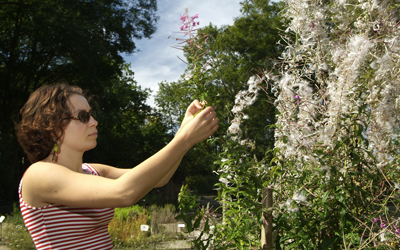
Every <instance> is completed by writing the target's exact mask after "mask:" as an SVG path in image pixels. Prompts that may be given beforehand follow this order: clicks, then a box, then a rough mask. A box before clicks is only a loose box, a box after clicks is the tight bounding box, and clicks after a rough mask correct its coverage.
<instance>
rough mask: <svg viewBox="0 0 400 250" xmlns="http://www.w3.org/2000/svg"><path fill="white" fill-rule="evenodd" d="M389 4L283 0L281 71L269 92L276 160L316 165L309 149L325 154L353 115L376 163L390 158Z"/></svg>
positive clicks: (393, 68)
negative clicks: (275, 113)
mask: <svg viewBox="0 0 400 250" xmlns="http://www.w3.org/2000/svg"><path fill="white" fill-rule="evenodd" d="M390 3H391V2H390V1H378V0H358V1H354V0H337V1H336V2H333V4H332V5H330V6H328V5H327V4H323V3H322V2H321V1H316V0H287V10H286V12H285V14H284V15H285V18H286V19H287V20H290V23H289V26H288V28H287V29H286V35H284V36H282V38H283V39H282V40H283V41H285V42H286V43H287V44H286V50H285V52H284V53H283V55H282V59H283V60H284V64H285V67H284V71H283V72H282V75H281V76H280V77H279V78H278V79H277V81H276V82H275V83H274V88H273V92H274V91H275V94H276V97H277V99H276V101H275V105H276V107H277V109H278V111H279V115H278V116H277V125H278V129H277V131H276V132H275V136H276V144H275V146H276V147H277V148H279V149H280V152H281V153H282V156H283V157H285V158H295V159H298V160H299V161H298V162H310V161H313V162H316V161H315V155H312V153H311V152H312V151H311V150H310V149H312V148H315V147H316V146H319V147H328V148H333V147H334V145H335V143H336V142H337V141H338V140H341V139H342V138H344V137H346V136H347V135H348V133H349V129H345V128H348V127H349V126H351V123H354V121H351V119H347V120H346V119H343V117H344V116H351V115H352V114H354V115H357V119H358V120H359V121H360V124H362V125H363V126H364V128H365V131H364V132H363V135H364V136H365V138H368V140H369V142H370V147H373V148H370V149H373V150H374V152H376V156H377V157H378V159H379V160H380V161H385V160H387V159H390V153H393V149H392V148H391V147H392V144H390V143H389V141H390V140H391V139H392V138H394V137H398V130H399V129H398V128H399V124H400V112H399V111H400V74H399V73H400V67H399V66H400V41H399V39H400V38H399V37H400V34H399V33H400V27H399V25H398V21H399V20H398V17H397V16H396V15H394V14H393V13H391V12H390V11H388V10H389V9H390V8H389V4H390ZM356 11H357V13H361V14H357V15H354V13H355V12H356ZM351 23H354V26H350V24H351ZM294 37H295V38H294ZM371 76H372V77H371ZM363 107H364V110H365V107H368V108H367V110H368V112H365V114H359V112H360V110H361V108H363ZM299 168H301V164H299Z"/></svg>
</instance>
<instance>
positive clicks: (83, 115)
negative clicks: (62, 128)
mask: <svg viewBox="0 0 400 250" xmlns="http://www.w3.org/2000/svg"><path fill="white" fill-rule="evenodd" d="M90 117H93V118H94V113H93V111H92V110H90V111H89V112H87V111H86V110H81V111H79V113H78V115H76V116H72V117H69V119H75V120H79V121H81V122H82V123H88V122H89V120H90Z"/></svg>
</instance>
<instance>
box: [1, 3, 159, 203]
mask: <svg viewBox="0 0 400 250" xmlns="http://www.w3.org/2000/svg"><path fill="white" fill-rule="evenodd" d="M156 10H157V6H156V1H155V0H148V1H139V0H137V1H136V0H135V1H123V0H102V1H67V0H61V1H54V0H43V1H39V0H25V1H3V2H1V3H0V29H1V32H0V81H1V85H0V120H1V124H0V162H1V166H0V172H1V173H0V176H1V177H0V178H1V181H0V183H1V186H0V197H1V199H0V203H4V202H5V201H11V200H16V198H17V196H16V193H17V192H16V187H17V186H18V185H17V183H18V181H19V179H20V177H21V175H22V172H23V171H24V169H25V168H26V166H27V165H28V162H26V159H25V158H23V154H22V152H21V149H20V147H19V146H18V145H17V143H16V140H15V135H14V125H13V122H15V121H16V120H17V115H18V111H19V109H20V108H21V106H22V105H23V103H24V102H25V101H26V100H27V98H28V96H29V94H30V93H31V92H32V91H33V90H34V89H36V88H38V87H39V86H41V85H43V84H47V83H52V82H56V81H59V80H66V81H67V82H69V83H71V84H76V85H79V86H81V87H82V88H84V89H89V90H91V91H92V93H94V94H96V95H98V96H104V94H105V92H104V91H105V89H107V88H106V86H108V84H109V81H110V79H115V77H116V75H120V74H121V68H122V64H123V59H122V57H121V55H120V54H121V53H133V52H134V51H135V43H134V39H141V38H144V37H145V38H150V37H151V35H152V34H153V33H154V32H155V23H156V21H157V17H156V16H155V11H156ZM6 187H7V188H9V187H13V188H10V190H7V188H6ZM10 191H11V192H10Z"/></svg>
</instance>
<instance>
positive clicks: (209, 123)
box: [176, 100, 219, 147]
mask: <svg viewBox="0 0 400 250" xmlns="http://www.w3.org/2000/svg"><path fill="white" fill-rule="evenodd" d="M201 109H202V105H201V104H200V102H198V100H195V101H194V102H192V104H191V105H190V106H189V108H188V109H187V111H186V114H185V119H184V120H183V122H182V125H181V128H180V129H179V131H178V133H177V135H176V136H178V134H179V137H181V138H182V139H184V140H185V141H187V142H188V143H189V144H190V147H192V146H193V145H194V144H196V143H199V142H201V141H203V140H205V139H207V138H208V137H209V136H211V135H212V134H213V133H214V132H215V131H216V130H217V129H218V122H219V120H218V118H217V113H215V111H214V108H213V107H211V106H209V107H207V108H205V109H204V110H201ZM199 110H201V111H200V113H198V114H197V115H196V116H195V117H193V114H195V113H196V112H198V111H199Z"/></svg>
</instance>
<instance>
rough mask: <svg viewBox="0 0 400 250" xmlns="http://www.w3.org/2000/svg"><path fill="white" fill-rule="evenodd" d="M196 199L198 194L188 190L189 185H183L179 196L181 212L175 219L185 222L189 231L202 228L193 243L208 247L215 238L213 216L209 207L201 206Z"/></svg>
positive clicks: (201, 247)
mask: <svg viewBox="0 0 400 250" xmlns="http://www.w3.org/2000/svg"><path fill="white" fill-rule="evenodd" d="M196 200H197V198H196V195H192V194H190V192H189V191H188V190H187V185H183V186H182V188H181V191H180V193H179V197H178V203H179V206H178V209H179V214H178V215H177V216H176V217H175V219H176V220H182V221H183V222H185V224H186V227H187V233H191V232H193V231H194V230H199V229H201V232H200V235H199V236H197V238H196V239H195V240H193V241H192V244H193V245H194V247H195V249H207V248H208V247H209V246H210V241H211V240H212V238H213V234H212V230H211V225H212V224H213V223H212V217H211V216H210V213H209V210H208V207H207V208H204V207H203V208H199V203H197V202H196Z"/></svg>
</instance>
